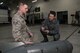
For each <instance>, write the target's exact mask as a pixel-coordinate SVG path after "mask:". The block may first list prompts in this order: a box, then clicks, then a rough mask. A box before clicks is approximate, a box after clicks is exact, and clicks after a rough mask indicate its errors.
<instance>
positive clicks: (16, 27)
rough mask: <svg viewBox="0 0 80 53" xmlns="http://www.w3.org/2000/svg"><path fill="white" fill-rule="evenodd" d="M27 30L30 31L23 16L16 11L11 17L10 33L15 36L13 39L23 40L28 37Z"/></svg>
mask: <svg viewBox="0 0 80 53" xmlns="http://www.w3.org/2000/svg"><path fill="white" fill-rule="evenodd" d="M28 32H31V31H30V30H29V28H28V26H27V25H26V22H25V20H24V16H21V15H20V13H19V12H17V13H16V14H15V15H14V17H13V18H12V35H13V37H14V38H15V41H17V40H19V39H21V40H25V39H26V38H29V35H28Z"/></svg>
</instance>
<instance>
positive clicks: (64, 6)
mask: <svg viewBox="0 0 80 53" xmlns="http://www.w3.org/2000/svg"><path fill="white" fill-rule="evenodd" d="M36 6H37V7H38V6H39V7H40V8H41V12H43V13H44V16H45V17H47V14H48V12H49V11H50V10H54V11H56V12H57V11H68V24H71V21H72V17H71V14H75V12H76V11H78V10H80V0H49V1H48V2H44V1H43V0H38V2H36V3H35V6H34V7H36Z"/></svg>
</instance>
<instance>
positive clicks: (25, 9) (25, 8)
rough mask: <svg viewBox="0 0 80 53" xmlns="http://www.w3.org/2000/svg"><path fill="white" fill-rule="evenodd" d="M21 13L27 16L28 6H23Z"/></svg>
mask: <svg viewBox="0 0 80 53" xmlns="http://www.w3.org/2000/svg"><path fill="white" fill-rule="evenodd" d="M21 11H22V13H23V14H25V13H26V12H28V6H27V5H26V4H24V5H23V6H21Z"/></svg>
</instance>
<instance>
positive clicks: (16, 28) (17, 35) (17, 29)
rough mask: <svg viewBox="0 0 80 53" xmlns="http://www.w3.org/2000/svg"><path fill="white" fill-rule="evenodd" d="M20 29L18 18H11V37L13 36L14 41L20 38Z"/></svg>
mask: <svg viewBox="0 0 80 53" xmlns="http://www.w3.org/2000/svg"><path fill="white" fill-rule="evenodd" d="M20 29H21V23H20V22H19V20H18V19H13V20H12V34H13V37H14V38H15V41H17V40H18V39H19V38H21V32H20Z"/></svg>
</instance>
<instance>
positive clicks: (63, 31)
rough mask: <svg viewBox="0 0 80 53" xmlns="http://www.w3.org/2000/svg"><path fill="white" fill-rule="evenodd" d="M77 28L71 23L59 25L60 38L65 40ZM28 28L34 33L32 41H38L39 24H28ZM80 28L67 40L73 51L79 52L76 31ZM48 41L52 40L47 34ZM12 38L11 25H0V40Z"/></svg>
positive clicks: (79, 44) (79, 46) (8, 40)
mask: <svg viewBox="0 0 80 53" xmlns="http://www.w3.org/2000/svg"><path fill="white" fill-rule="evenodd" d="M77 28H78V26H72V25H60V35H61V37H60V40H65V39H66V38H67V37H68V36H69V35H70V34H71V33H72V32H73V31H75V30H76V29H77ZM30 29H31V30H32V32H33V33H34V42H35V43H40V41H42V40H43V37H42V35H41V33H40V31H39V30H40V25H34V26H30ZM79 30H80V28H78V30H77V31H76V32H75V33H74V34H73V35H72V36H71V37H70V38H69V39H68V41H69V42H71V43H72V45H73V53H79V52H80V34H79V33H77V32H78V31H79ZM48 38H49V41H51V40H52V37H51V36H48ZM13 41H14V39H13V37H12V34H11V25H9V24H8V25H7V24H4V25H0V42H13Z"/></svg>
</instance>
